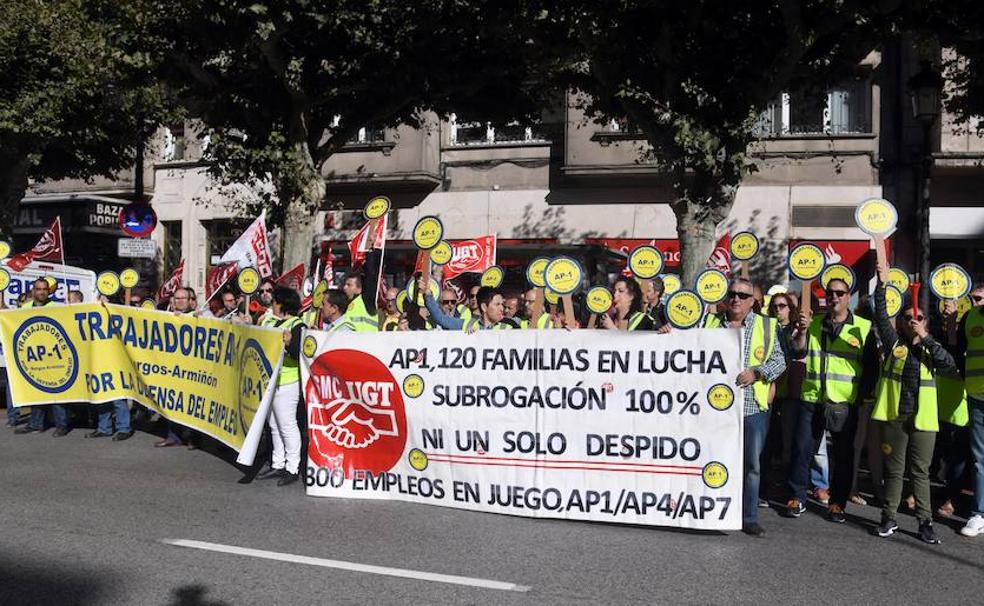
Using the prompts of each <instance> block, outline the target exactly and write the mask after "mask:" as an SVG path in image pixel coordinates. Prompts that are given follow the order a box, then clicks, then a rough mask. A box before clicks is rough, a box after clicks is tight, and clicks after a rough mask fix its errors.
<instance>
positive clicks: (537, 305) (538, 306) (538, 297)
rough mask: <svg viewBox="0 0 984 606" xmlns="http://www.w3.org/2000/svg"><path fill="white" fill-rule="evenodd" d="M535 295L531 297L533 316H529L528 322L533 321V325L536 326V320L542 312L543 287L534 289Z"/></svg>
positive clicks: (543, 301) (537, 320)
mask: <svg viewBox="0 0 984 606" xmlns="http://www.w3.org/2000/svg"><path fill="white" fill-rule="evenodd" d="M535 293H536V294H535V295H534V299H533V310H532V314H533V317H532V318H530V322H532V323H533V327H534V328H536V326H537V322H539V320H540V316H542V315H543V313H544V309H543V308H544V303H545V302H546V300H545V296H544V292H543V287H542V286H539V287H537V288H536V289H535Z"/></svg>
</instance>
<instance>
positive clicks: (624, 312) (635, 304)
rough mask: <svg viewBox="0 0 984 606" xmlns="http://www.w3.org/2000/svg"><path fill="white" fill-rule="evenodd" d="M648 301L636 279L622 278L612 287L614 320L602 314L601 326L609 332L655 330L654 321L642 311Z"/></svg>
mask: <svg viewBox="0 0 984 606" xmlns="http://www.w3.org/2000/svg"><path fill="white" fill-rule="evenodd" d="M645 303H646V301H645V299H644V298H643V296H642V288H640V287H639V283H638V282H636V281H635V279H634V278H629V277H626V276H621V277H619V278H618V279H617V280H615V284H613V285H612V309H613V310H614V312H615V314H614V315H615V317H614V318H613V317H612V316H611V315H609V314H602V316H601V325H602V326H603V327H604V328H607V329H609V330H653V320H652V318H650V317H649V316H647V315H646V314H645V313H643V311H642V309H643V306H644V305H645Z"/></svg>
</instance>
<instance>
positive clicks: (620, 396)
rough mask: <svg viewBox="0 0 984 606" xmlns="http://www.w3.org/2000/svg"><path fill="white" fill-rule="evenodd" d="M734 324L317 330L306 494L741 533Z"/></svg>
mask: <svg viewBox="0 0 984 606" xmlns="http://www.w3.org/2000/svg"><path fill="white" fill-rule="evenodd" d="M738 335H739V333H738V331H737V330H730V329H714V330H704V329H699V330H689V331H686V332H674V333H670V334H667V335H653V334H651V333H649V334H643V333H628V332H622V333H613V332H608V331H604V332H602V331H587V330H584V331H573V332H567V331H492V330H490V331H479V332H478V333H475V334H471V335H469V334H466V333H463V332H451V331H444V332H427V333H420V332H414V333H379V334H367V333H358V334H355V333H344V332H334V333H330V334H329V333H325V332H322V331H308V332H306V333H305V336H304V339H303V343H302V348H301V349H302V360H303V361H302V381H303V383H302V385H303V389H304V396H305V399H306V402H307V407H308V423H309V432H310V438H311V441H310V448H309V450H308V466H307V470H306V473H305V476H306V477H305V480H306V484H307V492H308V494H309V495H312V496H332V497H344V498H372V499H394V500H403V501H411V502H416V503H428V504H433V505H444V506H448V507H457V508H462V509H470V510H476V511H488V512H495V513H503V514H512V515H522V516H532V517H550V518H565V519H576V520H593V521H606V522H617V523H632V524H649V525H660V526H677V527H684V528H706V529H721V530H724V529H738V528H740V527H741V488H742V394H741V392H740V390H738V389H737V388H734V387H733V385H734V380H735V377H736V376H737V374H738V373H739V371H740V370H741V366H740V364H739V360H740V356H739V348H740V345H739V336H738Z"/></svg>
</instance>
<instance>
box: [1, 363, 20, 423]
mask: <svg viewBox="0 0 984 606" xmlns="http://www.w3.org/2000/svg"><path fill="white" fill-rule="evenodd" d="M6 374H7V373H6V372H4V375H6ZM4 378H5V379H6V377H4ZM3 384H4V389H5V390H6V392H7V425H10V426H11V427H13V426H14V425H17V422H18V421H20V415H21V412H20V408H18V407H16V406H14V395H13V393H11V391H10V380H9V379H7V380H5V381H4V382H3Z"/></svg>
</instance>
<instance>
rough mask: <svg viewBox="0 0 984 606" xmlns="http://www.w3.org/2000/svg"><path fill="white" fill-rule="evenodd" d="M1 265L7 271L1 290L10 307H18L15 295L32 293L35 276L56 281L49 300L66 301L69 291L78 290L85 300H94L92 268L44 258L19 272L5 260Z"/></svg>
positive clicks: (93, 274)
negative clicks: (7, 281) (50, 261)
mask: <svg viewBox="0 0 984 606" xmlns="http://www.w3.org/2000/svg"><path fill="white" fill-rule="evenodd" d="M0 267H4V268H6V269H7V271H8V272H9V273H10V284H9V285H8V286H7V288H6V290H4V291H3V293H2V296H3V302H4V304H5V305H6V306H7V307H9V308H16V307H17V297H19V296H20V295H22V294H24V293H29V292H31V288H32V287H33V286H34V281H35V280H37V279H38V278H53V279H54V280H55V282H56V283H57V285H56V286H55V289H54V290H53V291H52V292H51V300H52V301H55V302H57V303H65V302H66V301H67V299H68V291H70V290H77V291H79V292H81V293H82V298H83V300H84V301H85V302H86V303H91V302H92V301H95V299H96V272H94V271H91V270H88V269H83V268H81V267H73V266H71V265H62V264H61V263H48V262H47V261H32V262H31V263H30V264H28V265H27V266H26V267H24V268H23V269H21V270H20V271H14V269H13V268H12V267H10V266H8V265H7V264H6V262H4V261H0Z"/></svg>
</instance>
